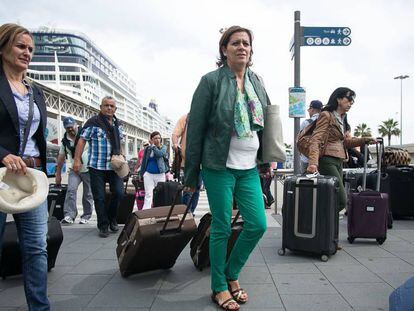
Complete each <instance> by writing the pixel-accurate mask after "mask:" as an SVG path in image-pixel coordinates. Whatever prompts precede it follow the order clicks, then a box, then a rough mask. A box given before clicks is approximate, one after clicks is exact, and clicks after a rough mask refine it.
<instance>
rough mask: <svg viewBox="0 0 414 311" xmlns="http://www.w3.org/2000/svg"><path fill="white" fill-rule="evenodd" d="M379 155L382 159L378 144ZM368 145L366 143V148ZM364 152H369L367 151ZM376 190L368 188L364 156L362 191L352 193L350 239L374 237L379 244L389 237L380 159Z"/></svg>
mask: <svg viewBox="0 0 414 311" xmlns="http://www.w3.org/2000/svg"><path fill="white" fill-rule="evenodd" d="M381 141H382V140H380V139H378V143H377V150H378V152H377V155H378V159H381V151H382V149H381V148H378V145H379V144H381V143H380V142H381ZM367 149H368V146H367V145H365V150H367ZM364 154H367V152H365V153H364ZM377 163H378V169H377V184H376V187H375V188H376V191H373V190H366V177H367V174H366V166H367V158H366V156H365V157H364V175H363V186H362V191H361V192H359V193H352V194H351V202H350V204H349V206H348V207H349V209H348V241H349V243H353V242H354V240H355V239H356V238H374V239H376V240H377V242H378V243H379V244H382V243H384V241H385V240H386V239H387V218H388V214H389V212H388V194H387V193H381V192H380V182H381V161H378V162H377Z"/></svg>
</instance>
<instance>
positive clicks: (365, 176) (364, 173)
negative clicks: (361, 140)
mask: <svg viewBox="0 0 414 311" xmlns="http://www.w3.org/2000/svg"><path fill="white" fill-rule="evenodd" d="M367 162H368V144H366V143H365V144H364V171H363V174H362V191H365V190H366V188H367Z"/></svg>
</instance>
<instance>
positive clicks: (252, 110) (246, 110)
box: [234, 71, 264, 138]
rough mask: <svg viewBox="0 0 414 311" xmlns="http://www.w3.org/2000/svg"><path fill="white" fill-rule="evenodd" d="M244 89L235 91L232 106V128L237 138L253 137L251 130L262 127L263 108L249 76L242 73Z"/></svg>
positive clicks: (258, 129) (257, 129)
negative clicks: (243, 92) (242, 91)
mask: <svg viewBox="0 0 414 311" xmlns="http://www.w3.org/2000/svg"><path fill="white" fill-rule="evenodd" d="M244 91H245V94H242V93H241V92H240V91H238V92H237V98H236V104H235V106H234V128H235V130H236V135H237V137H238V138H248V137H253V133H252V131H260V130H262V129H263V125H264V122H263V108H262V104H261V103H260V100H259V98H258V97H257V94H256V92H255V90H254V87H253V84H252V83H251V82H250V80H249V77H248V75H247V71H246V74H245V75H244Z"/></svg>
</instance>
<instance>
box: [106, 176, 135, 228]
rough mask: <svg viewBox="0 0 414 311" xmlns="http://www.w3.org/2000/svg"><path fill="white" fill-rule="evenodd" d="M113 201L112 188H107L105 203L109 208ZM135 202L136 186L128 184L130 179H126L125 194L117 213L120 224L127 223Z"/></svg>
mask: <svg viewBox="0 0 414 311" xmlns="http://www.w3.org/2000/svg"><path fill="white" fill-rule="evenodd" d="M110 201H111V192H110V188H109V187H106V189H105V205H106V207H107V208H108V206H109V203H110ZM134 203H135V186H134V185H128V180H126V181H125V188H124V196H123V197H122V200H121V203H119V206H118V210H117V213H116V221H117V223H118V224H125V223H126V221H127V219H128V217H129V216H130V215H131V213H132V210H133V209H134Z"/></svg>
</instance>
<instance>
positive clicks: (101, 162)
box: [80, 126, 123, 170]
mask: <svg viewBox="0 0 414 311" xmlns="http://www.w3.org/2000/svg"><path fill="white" fill-rule="evenodd" d="M119 134H120V141H121V142H122V141H123V139H122V137H123V132H122V127H119ZM80 137H81V138H83V139H84V140H86V141H88V142H89V155H88V159H89V161H88V167H92V168H94V169H97V170H112V168H111V142H110V141H109V139H108V138H106V133H105V131H104V130H103V129H101V128H100V127H97V126H90V127H88V128H86V129H84V130H83V131H82V134H81V135H80Z"/></svg>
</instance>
